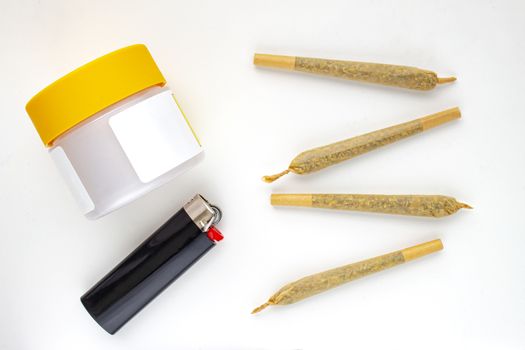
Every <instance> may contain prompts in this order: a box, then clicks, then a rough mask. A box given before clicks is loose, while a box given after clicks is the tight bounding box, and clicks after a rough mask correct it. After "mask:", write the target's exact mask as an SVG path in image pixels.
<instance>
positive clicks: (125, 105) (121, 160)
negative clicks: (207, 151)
mask: <svg viewBox="0 0 525 350" xmlns="http://www.w3.org/2000/svg"><path fill="white" fill-rule="evenodd" d="M165 84H166V81H165V79H164V77H163V76H162V73H161V72H160V71H159V69H158V67H157V66H156V64H155V62H154V61H153V58H152V57H151V55H150V53H149V51H148V50H147V48H146V47H145V46H144V45H133V46H129V47H126V48H123V49H120V50H117V51H114V52H112V53H110V54H108V55H106V56H103V57H101V58H99V59H97V60H95V61H92V62H90V63H88V64H86V65H84V66H82V67H80V68H78V69H77V70H75V71H73V72H71V73H69V74H68V75H66V76H64V77H63V78H61V79H59V80H57V81H56V82H54V83H53V84H51V85H50V86H48V87H47V88H45V89H44V90H42V91H41V92H39V93H38V94H37V95H35V96H34V97H33V98H32V99H31V100H30V101H29V102H28V104H27V106H26V110H27V112H28V114H29V116H30V117H31V119H32V121H33V124H34V125H35V128H36V129H37V131H38V132H39V134H40V137H41V138H42V141H43V142H44V144H45V145H46V146H47V147H48V148H49V152H50V154H51V156H52V158H53V159H54V161H55V163H56V165H57V166H58V169H59V170H60V172H61V173H62V175H63V177H64V179H65V181H66V183H67V184H68V185H69V187H70V189H71V191H72V193H73V195H74V196H75V197H76V199H77V202H78V203H79V205H80V208H81V209H82V211H83V213H84V214H85V215H86V217H88V218H90V219H96V218H99V217H101V216H103V215H105V214H107V213H109V212H111V211H113V210H115V209H117V208H119V207H121V206H123V205H125V204H127V203H129V202H131V201H133V200H134V199H136V198H138V197H140V196H142V195H143V194H145V193H147V192H149V191H151V190H152V189H154V188H156V187H158V186H160V185H162V184H164V183H166V182H168V181H169V180H171V179H173V178H174V177H175V176H177V175H178V174H180V173H182V172H184V171H185V170H188V169H190V168H191V167H192V166H194V165H195V164H196V163H198V162H199V161H200V160H201V159H202V157H203V155H204V153H203V152H202V147H201V145H200V143H199V141H198V139H197V137H196V135H195V133H194V132H193V130H192V128H191V126H190V124H189V122H188V121H187V119H186V117H185V116H184V114H183V112H182V110H181V109H180V107H179V106H178V104H177V102H176V100H175V97H174V96H173V94H172V92H171V91H170V90H169V89H168V88H167V87H166V86H165Z"/></svg>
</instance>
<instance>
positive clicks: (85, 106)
mask: <svg viewBox="0 0 525 350" xmlns="http://www.w3.org/2000/svg"><path fill="white" fill-rule="evenodd" d="M165 84H166V79H164V77H163V76H162V73H161V72H160V70H159V68H158V67H157V65H156V64H155V61H154V60H153V57H151V54H150V53H149V51H148V49H147V48H146V46H144V45H132V46H128V47H125V48H122V49H120V50H117V51H113V52H111V53H109V54H107V55H105V56H102V57H100V58H98V59H96V60H94V61H91V62H89V63H88V64H85V65H83V66H82V67H80V68H78V69H76V70H74V71H73V72H71V73H69V74H67V75H66V76H64V77H62V78H60V79H58V80H57V81H55V82H54V83H52V84H51V85H49V86H48V87H46V88H45V89H43V90H42V91H40V92H39V93H38V94H36V95H35V96H34V97H33V98H32V99H31V100H30V101H29V102H28V103H27V105H26V111H27V114H29V117H30V118H31V120H32V121H33V124H34V125H35V128H36V130H37V131H38V134H39V135H40V138H41V139H42V141H43V142H44V144H45V145H46V146H50V145H51V144H52V142H53V141H54V140H55V139H56V138H57V137H58V136H60V135H61V134H63V133H64V132H66V131H67V130H69V129H70V128H72V127H73V126H75V125H77V124H78V123H80V122H81V121H83V120H85V119H86V118H89V117H90V116H92V115H93V114H95V113H97V112H99V111H101V110H103V109H104V108H106V107H109V106H111V105H112V104H114V103H116V102H118V101H120V100H122V99H124V98H126V97H128V96H131V95H133V94H134V93H137V92H139V91H141V90H144V89H146V88H149V87H151V86H155V85H158V86H163V85H165Z"/></svg>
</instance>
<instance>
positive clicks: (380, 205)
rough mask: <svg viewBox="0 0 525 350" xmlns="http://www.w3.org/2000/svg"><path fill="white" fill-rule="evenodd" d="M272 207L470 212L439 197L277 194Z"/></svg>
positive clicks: (442, 213)
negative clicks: (461, 210)
mask: <svg viewBox="0 0 525 350" xmlns="http://www.w3.org/2000/svg"><path fill="white" fill-rule="evenodd" d="M270 202H271V204H272V205H275V206H294V207H310V208H323V209H338V210H351V211H362V212H371V213H383V214H397V215H412V216H428V217H435V218H441V217H444V216H448V215H452V214H454V213H456V212H457V211H458V210H460V209H462V208H466V209H472V207H471V206H469V205H468V204H465V203H461V202H458V201H457V200H456V199H455V198H453V197H448V196H441V195H383V194H321V193H314V194H309V193H305V194H291V193H290V194H277V193H274V194H272V195H271V197H270Z"/></svg>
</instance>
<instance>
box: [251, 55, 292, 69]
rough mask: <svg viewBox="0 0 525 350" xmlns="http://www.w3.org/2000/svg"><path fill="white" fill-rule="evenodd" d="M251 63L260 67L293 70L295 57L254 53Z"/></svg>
mask: <svg viewBox="0 0 525 350" xmlns="http://www.w3.org/2000/svg"><path fill="white" fill-rule="evenodd" d="M253 64H255V65H256V66H261V67H271V68H281V69H289V70H293V69H294V68H295V57H293V56H281V55H268V54H262V53H256V54H255V55H254V56H253Z"/></svg>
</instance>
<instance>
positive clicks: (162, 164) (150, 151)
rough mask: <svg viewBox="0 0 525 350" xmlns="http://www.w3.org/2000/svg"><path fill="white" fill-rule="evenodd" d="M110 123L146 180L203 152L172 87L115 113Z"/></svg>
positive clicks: (138, 171)
mask: <svg viewBox="0 0 525 350" xmlns="http://www.w3.org/2000/svg"><path fill="white" fill-rule="evenodd" d="M109 125H110V126H111V129H112V130H113V132H114V133H115V136H116V137H117V140H118V141H119V143H120V145H121V146H122V149H123V150H124V153H126V156H127V157H128V159H129V161H130V163H131V165H132V166H133V169H135V172H136V173H137V176H138V177H139V179H140V181H142V182H144V183H147V182H150V181H152V180H154V179H156V178H157V177H159V176H161V175H163V174H165V173H167V172H168V171H170V170H172V169H174V168H176V167H177V166H178V165H180V164H181V163H183V162H185V161H187V160H189V159H191V158H193V157H195V156H196V155H197V154H199V153H200V152H201V151H202V148H201V147H200V145H199V143H198V141H197V140H196V139H195V136H194V135H193V132H192V130H191V128H190V126H189V125H188V123H187V122H186V119H185V118H184V115H183V114H182V112H181V111H180V109H179V107H178V106H177V104H176V103H175V101H174V99H173V97H172V95H171V91H169V90H167V91H164V92H161V93H160V94H157V95H155V96H152V97H150V98H148V99H146V100H144V101H141V102H139V103H137V104H136V105H134V106H131V107H129V108H127V109H125V110H123V111H121V112H119V113H118V114H116V115H114V116H112V117H111V118H110V119H109Z"/></svg>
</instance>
